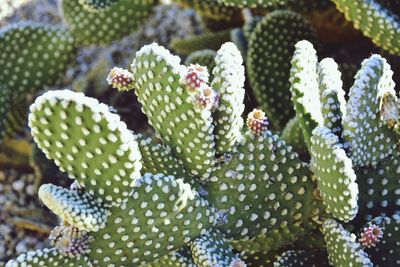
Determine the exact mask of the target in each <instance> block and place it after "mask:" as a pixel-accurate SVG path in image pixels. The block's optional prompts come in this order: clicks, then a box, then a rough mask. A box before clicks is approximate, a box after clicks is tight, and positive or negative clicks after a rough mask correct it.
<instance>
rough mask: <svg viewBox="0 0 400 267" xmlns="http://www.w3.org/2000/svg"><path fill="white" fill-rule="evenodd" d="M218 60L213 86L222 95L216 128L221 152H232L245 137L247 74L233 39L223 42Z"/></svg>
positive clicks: (215, 116)
mask: <svg viewBox="0 0 400 267" xmlns="http://www.w3.org/2000/svg"><path fill="white" fill-rule="evenodd" d="M215 64H216V66H215V68H214V70H213V75H214V79H213V81H212V82H211V87H213V88H214V89H215V90H216V91H217V93H218V94H219V95H220V97H219V105H218V108H217V109H216V111H215V113H214V122H215V130H214V132H215V143H216V150H217V154H220V155H221V154H224V153H228V152H231V151H232V150H233V148H234V147H235V146H236V144H237V142H238V141H239V139H240V138H241V133H240V130H241V129H242V127H243V119H242V113H243V111H244V104H243V100H244V93H245V92H244V78H245V75H244V67H243V65H242V64H243V59H242V56H241V54H240V51H239V50H238V49H237V48H236V46H235V45H234V44H233V43H225V44H224V45H222V47H221V49H220V50H218V52H217V55H216V57H215Z"/></svg>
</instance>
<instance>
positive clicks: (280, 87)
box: [247, 10, 316, 129]
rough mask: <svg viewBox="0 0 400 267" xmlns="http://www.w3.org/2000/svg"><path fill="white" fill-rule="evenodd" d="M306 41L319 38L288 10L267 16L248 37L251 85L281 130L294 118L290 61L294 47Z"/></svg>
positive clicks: (262, 106)
mask: <svg viewBox="0 0 400 267" xmlns="http://www.w3.org/2000/svg"><path fill="white" fill-rule="evenodd" d="M304 39H306V40H310V41H314V40H315V39H316V37H315V33H314V31H313V29H312V27H311V25H309V23H308V22H307V21H306V20H305V19H304V18H303V17H302V16H300V15H299V14H296V13H294V12H292V11H287V10H284V11H282V10H279V11H275V12H271V13H269V14H267V15H266V16H265V17H264V18H263V19H262V20H261V21H260V22H259V23H258V24H257V26H256V27H255V28H254V30H252V33H251V35H250V36H249V44H248V47H249V50H248V53H247V68H248V74H249V80H250V84H251V86H252V89H253V92H254V94H255V97H256V99H257V102H258V104H259V105H260V107H261V108H262V109H263V110H264V111H265V112H266V113H267V115H268V118H269V119H270V120H271V122H272V125H273V127H274V128H276V129H282V128H283V127H284V126H285V124H286V123H287V122H288V121H289V120H290V119H291V118H293V116H294V115H295V113H294V110H293V108H292V104H291V101H290V97H291V94H290V92H289V88H290V82H289V75H290V67H291V65H290V60H291V58H292V56H293V52H294V49H295V44H296V43H297V42H298V41H301V40H304Z"/></svg>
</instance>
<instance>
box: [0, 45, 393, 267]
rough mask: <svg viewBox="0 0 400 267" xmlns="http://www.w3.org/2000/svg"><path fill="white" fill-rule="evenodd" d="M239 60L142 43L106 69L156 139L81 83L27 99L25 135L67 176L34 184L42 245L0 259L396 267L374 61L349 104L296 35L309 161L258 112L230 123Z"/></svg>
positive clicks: (381, 77) (224, 51) (388, 86)
mask: <svg viewBox="0 0 400 267" xmlns="http://www.w3.org/2000/svg"><path fill="white" fill-rule="evenodd" d="M242 61H243V60H242V57H241V54H240V51H239V50H238V49H237V48H236V46H235V45H234V44H233V43H225V44H224V45H223V46H222V47H221V48H220V49H219V50H218V52H217V53H216V56H215V59H214V64H215V67H214V68H213V70H212V73H209V72H208V70H207V67H204V66H201V65H198V64H190V65H188V66H184V65H181V63H180V59H179V58H178V57H176V56H173V55H172V54H171V53H170V52H169V51H168V50H167V49H165V48H163V47H161V46H159V45H157V44H155V43H153V44H151V45H147V46H145V47H143V48H142V49H141V50H140V51H138V52H137V54H136V57H135V59H134V60H133V63H132V65H131V69H130V70H124V69H120V68H114V69H113V70H112V71H111V72H110V75H109V77H108V78H107V80H108V81H109V82H110V83H111V84H112V85H113V86H114V87H116V88H118V89H120V90H132V89H133V90H134V92H135V93H136V95H137V97H138V99H139V101H140V103H141V104H142V110H143V112H144V113H145V114H146V115H147V117H148V119H149V123H150V124H151V125H152V126H153V127H154V129H155V131H156V136H157V139H158V140H155V139H152V138H149V137H145V136H143V135H141V134H136V133H133V132H131V131H129V130H128V129H127V127H126V125H125V123H123V122H122V121H121V120H120V118H119V116H118V115H117V114H115V113H114V111H113V109H111V108H110V107H108V106H106V105H104V104H101V103H99V102H98V101H97V100H95V99H93V98H89V97H86V96H84V95H83V94H82V93H75V92H72V91H69V90H58V91H50V92H47V93H45V94H43V95H41V96H40V97H38V98H37V99H36V101H35V102H34V104H33V105H32V106H31V107H30V115H29V126H30V128H31V133H32V135H33V138H34V140H35V142H36V143H37V144H38V146H39V148H40V149H41V150H42V151H43V152H44V153H45V154H46V156H47V157H48V158H50V159H52V160H53V161H54V162H55V163H56V165H57V166H58V167H59V168H60V170H62V171H63V172H66V173H67V174H68V175H69V177H70V178H72V179H74V180H75V181H74V183H73V184H72V186H71V188H70V189H66V188H62V187H59V186H55V185H52V184H45V185H42V186H41V188H40V189H39V198H40V200H41V201H42V202H43V203H44V204H45V205H46V206H47V207H48V208H49V209H50V210H52V211H53V212H54V213H55V214H57V215H58V216H59V217H60V219H61V224H60V225H59V226H57V227H56V228H55V229H54V230H53V231H52V233H51V235H50V239H51V241H52V244H53V248H50V249H44V250H40V251H35V252H28V253H27V254H24V255H20V256H19V257H18V258H16V259H15V260H11V261H9V262H8V263H7V265H6V266H7V267H17V266H49V267H50V266H61V265H64V266H110V267H111V266H201V267H206V266H215V267H217V266H218V267H219V266H221V267H222V266H229V267H239V266H272V265H273V266H302V265H304V266H331V265H332V266H396V265H398V264H399V263H400V257H399V255H400V245H399V240H400V231H399V227H400V216H399V214H398V212H399V206H400V192H399V190H400V180H399V178H398V177H399V172H400V169H398V162H399V159H400V158H399V152H398V149H397V145H398V143H397V139H398V132H399V130H398V99H397V97H396V95H395V91H394V83H393V81H392V77H391V76H392V71H391V70H390V66H389V65H388V64H387V63H386V60H385V59H383V58H382V57H380V56H378V55H373V56H371V57H370V58H369V59H366V60H365V61H364V62H363V64H362V67H361V69H360V70H359V72H358V73H357V75H356V81H355V83H354V85H353V87H352V88H351V90H350V93H349V98H348V101H347V103H346V100H345V98H344V92H343V89H342V82H341V78H340V72H339V70H338V68H337V64H336V63H335V62H334V61H333V59H329V58H328V59H323V60H322V61H320V62H319V61H318V59H317V56H316V52H315V50H314V48H313V46H312V45H311V43H309V42H308V41H300V42H298V43H297V45H296V47H295V52H294V56H293V59H292V62H291V63H292V64H291V65H292V67H291V70H290V87H291V92H292V101H293V104H294V108H295V112H296V116H297V120H298V122H297V124H296V125H299V127H301V131H302V135H303V136H304V138H305V143H306V145H307V147H308V149H309V151H310V153H311V156H312V159H311V163H309V164H308V163H305V162H303V161H301V160H300V159H299V157H298V154H297V153H296V152H294V151H293V149H292V147H291V146H288V145H286V144H285V142H284V141H283V140H281V139H280V138H279V137H278V136H277V135H274V134H273V133H271V132H270V130H269V120H268V118H267V117H266V116H265V113H264V112H263V111H262V110H258V109H255V110H253V111H252V112H250V113H249V114H248V116H247V119H246V120H244V119H243V118H242V113H243V112H244V105H243V99H244V82H245V78H244V77H245V76H244V67H243V65H242V63H243V62H242ZM211 75H212V79H211V80H210V76H211ZM287 134H288V135H290V133H287ZM310 235H312V236H314V237H315V240H312V238H310V237H309V236H310Z"/></svg>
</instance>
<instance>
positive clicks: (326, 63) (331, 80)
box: [318, 58, 346, 138]
mask: <svg viewBox="0 0 400 267" xmlns="http://www.w3.org/2000/svg"><path fill="white" fill-rule="evenodd" d="M340 76H341V73H340V71H339V69H338V65H337V64H336V62H335V61H334V60H333V59H332V58H325V59H323V60H321V62H320V63H319V65H318V77H319V79H318V81H319V89H320V94H321V97H320V99H321V104H322V116H323V121H324V126H325V127H327V128H328V129H330V130H331V131H332V133H334V134H336V135H337V136H338V137H339V138H341V136H342V131H343V126H342V118H343V115H344V114H345V113H346V100H345V98H344V95H345V92H344V90H343V83H342V80H341V78H340Z"/></svg>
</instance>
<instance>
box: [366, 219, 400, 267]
mask: <svg viewBox="0 0 400 267" xmlns="http://www.w3.org/2000/svg"><path fill="white" fill-rule="evenodd" d="M371 224H373V225H377V226H378V227H380V229H381V230H382V232H383V235H382V238H380V239H379V240H378V243H377V244H376V245H375V246H372V247H370V248H365V252H367V253H368V255H369V256H370V257H371V260H372V261H373V263H374V266H376V267H385V266H398V265H399V264H400V243H399V240H400V216H399V215H398V214H396V215H393V216H391V217H377V218H374V219H373V220H372V221H371ZM367 227H368V225H367Z"/></svg>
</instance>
